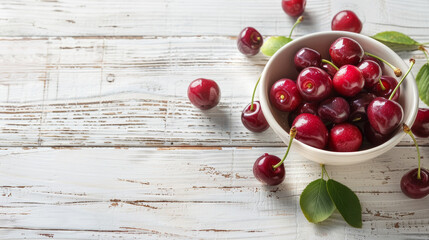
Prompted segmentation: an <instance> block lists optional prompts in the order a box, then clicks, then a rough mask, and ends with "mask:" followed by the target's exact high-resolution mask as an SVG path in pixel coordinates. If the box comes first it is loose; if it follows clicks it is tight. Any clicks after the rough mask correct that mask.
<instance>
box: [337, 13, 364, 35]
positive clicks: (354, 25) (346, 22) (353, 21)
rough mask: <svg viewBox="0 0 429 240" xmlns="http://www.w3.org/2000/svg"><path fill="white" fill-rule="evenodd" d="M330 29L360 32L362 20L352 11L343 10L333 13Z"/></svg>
mask: <svg viewBox="0 0 429 240" xmlns="http://www.w3.org/2000/svg"><path fill="white" fill-rule="evenodd" d="M331 29H332V30H333V31H348V32H355V33H360V31H361V30H362V22H361V21H360V20H359V18H358V16H357V15H356V14H355V13H354V12H353V11H350V10H343V11H341V12H339V13H337V14H335V16H334V18H333V19H332V23H331Z"/></svg>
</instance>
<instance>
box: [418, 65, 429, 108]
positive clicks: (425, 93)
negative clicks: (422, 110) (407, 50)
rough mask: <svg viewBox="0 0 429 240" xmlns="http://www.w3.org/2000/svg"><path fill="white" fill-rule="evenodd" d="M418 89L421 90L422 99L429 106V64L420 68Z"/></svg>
mask: <svg viewBox="0 0 429 240" xmlns="http://www.w3.org/2000/svg"><path fill="white" fill-rule="evenodd" d="M416 82H417V88H418V89H419V97H420V99H421V100H422V101H423V102H424V103H426V105H429V63H426V64H424V65H423V66H422V68H420V70H419V73H417V77H416Z"/></svg>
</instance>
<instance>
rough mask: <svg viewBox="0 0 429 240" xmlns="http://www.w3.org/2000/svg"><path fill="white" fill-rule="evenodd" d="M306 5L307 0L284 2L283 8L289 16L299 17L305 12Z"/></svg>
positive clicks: (285, 0) (288, 0) (283, 0)
mask: <svg viewBox="0 0 429 240" xmlns="http://www.w3.org/2000/svg"><path fill="white" fill-rule="evenodd" d="M306 3H307V1H306V0H282V8H283V11H284V12H285V13H286V14H287V15H289V16H291V17H298V16H299V15H301V14H302V13H303V12H304V9H305V4H306Z"/></svg>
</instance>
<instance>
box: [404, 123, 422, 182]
mask: <svg viewBox="0 0 429 240" xmlns="http://www.w3.org/2000/svg"><path fill="white" fill-rule="evenodd" d="M402 127H403V129H404V132H405V133H407V134H408V135H410V137H411V138H412V139H413V142H414V145H415V146H416V149H417V158H418V159H419V167H418V169H417V179H419V180H420V179H421V178H422V177H421V176H420V169H421V168H420V150H419V145H418V144H417V140H416V138H415V137H414V134H413V132H412V131H411V129H410V127H408V125H407V124H405V123H404V124H402Z"/></svg>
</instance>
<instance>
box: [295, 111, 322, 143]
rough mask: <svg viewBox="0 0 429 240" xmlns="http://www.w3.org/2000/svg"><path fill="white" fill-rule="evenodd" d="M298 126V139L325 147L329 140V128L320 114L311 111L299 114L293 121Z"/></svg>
mask: <svg viewBox="0 0 429 240" xmlns="http://www.w3.org/2000/svg"><path fill="white" fill-rule="evenodd" d="M292 126H294V127H296V130H297V134H296V139H297V140H299V141H301V142H303V143H305V144H307V145H310V146H312V147H315V148H319V149H324V148H325V146H326V144H327V142H328V130H327V129H326V127H325V125H324V124H323V122H322V120H320V118H319V117H318V116H315V115H313V114H310V113H303V114H300V115H298V116H297V117H296V118H295V120H294V121H293V123H292Z"/></svg>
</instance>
